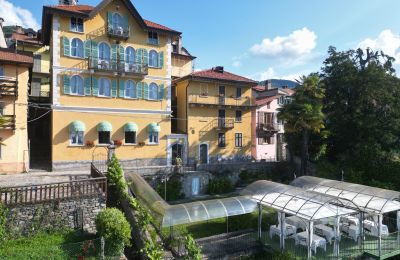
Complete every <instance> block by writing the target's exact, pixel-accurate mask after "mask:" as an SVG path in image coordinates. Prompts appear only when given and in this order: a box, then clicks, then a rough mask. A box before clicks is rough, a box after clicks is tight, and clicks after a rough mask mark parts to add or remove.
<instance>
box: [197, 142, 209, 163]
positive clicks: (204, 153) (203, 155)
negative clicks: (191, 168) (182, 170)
mask: <svg viewBox="0 0 400 260" xmlns="http://www.w3.org/2000/svg"><path fill="white" fill-rule="evenodd" d="M199 154H200V156H199V160H200V163H201V164H207V163H208V144H200V147H199Z"/></svg>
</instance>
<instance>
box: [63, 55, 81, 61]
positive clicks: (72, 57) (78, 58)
mask: <svg viewBox="0 0 400 260" xmlns="http://www.w3.org/2000/svg"><path fill="white" fill-rule="evenodd" d="M64 57H68V58H71V59H75V60H85V57H76V56H71V55H70V56H64Z"/></svg>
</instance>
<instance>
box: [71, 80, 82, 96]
mask: <svg viewBox="0 0 400 260" xmlns="http://www.w3.org/2000/svg"><path fill="white" fill-rule="evenodd" d="M71 94H72V95H81V96H83V79H82V78H81V77H80V76H78V75H74V76H72V77H71Z"/></svg>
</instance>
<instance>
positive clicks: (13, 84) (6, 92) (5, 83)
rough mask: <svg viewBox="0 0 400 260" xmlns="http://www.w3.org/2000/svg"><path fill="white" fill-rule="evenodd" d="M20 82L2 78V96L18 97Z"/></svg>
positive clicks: (0, 79)
mask: <svg viewBox="0 0 400 260" xmlns="http://www.w3.org/2000/svg"><path fill="white" fill-rule="evenodd" d="M17 95H18V81H17V79H16V78H13V77H5V76H0V96H17Z"/></svg>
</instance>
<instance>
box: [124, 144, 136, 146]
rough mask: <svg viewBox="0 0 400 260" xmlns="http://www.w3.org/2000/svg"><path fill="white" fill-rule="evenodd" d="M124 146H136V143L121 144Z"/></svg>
mask: <svg viewBox="0 0 400 260" xmlns="http://www.w3.org/2000/svg"><path fill="white" fill-rule="evenodd" d="M123 145H124V146H137V144H123Z"/></svg>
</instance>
